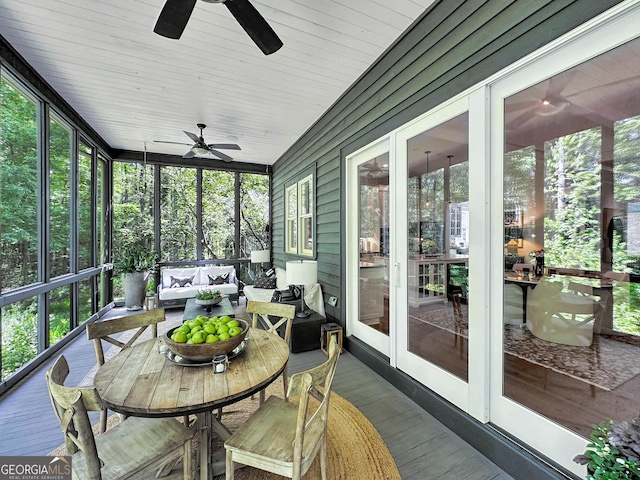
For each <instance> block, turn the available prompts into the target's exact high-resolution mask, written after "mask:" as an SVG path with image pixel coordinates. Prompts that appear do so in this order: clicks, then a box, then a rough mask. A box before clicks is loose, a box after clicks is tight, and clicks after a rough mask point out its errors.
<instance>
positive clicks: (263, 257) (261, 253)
mask: <svg viewBox="0 0 640 480" xmlns="http://www.w3.org/2000/svg"><path fill="white" fill-rule="evenodd" d="M270 261H271V251H270V250H253V251H252V252H251V263H259V264H260V266H261V267H262V270H264V264H265V263H269V262H270ZM256 275H257V272H256Z"/></svg>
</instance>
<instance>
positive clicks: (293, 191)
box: [285, 174, 315, 257]
mask: <svg viewBox="0 0 640 480" xmlns="http://www.w3.org/2000/svg"><path fill="white" fill-rule="evenodd" d="M285 199H286V203H285V207H286V212H285V217H286V226H285V228H286V231H285V237H286V240H285V242H286V249H287V252H288V253H295V254H297V255H303V256H306V257H312V256H313V255H314V243H315V241H314V223H315V219H314V217H315V205H314V203H315V190H314V181H313V175H312V174H311V175H307V176H305V177H304V178H303V179H302V180H300V181H298V182H296V183H294V184H292V185H290V186H288V187H287V188H286V189H285Z"/></svg>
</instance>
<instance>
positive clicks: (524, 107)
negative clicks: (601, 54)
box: [506, 69, 576, 130]
mask: <svg viewBox="0 0 640 480" xmlns="http://www.w3.org/2000/svg"><path fill="white" fill-rule="evenodd" d="M575 74H576V70H575V69H571V70H568V71H566V72H563V73H562V74H560V75H556V76H555V77H552V78H551V79H550V80H549V82H548V84H547V85H546V88H545V89H544V91H536V92H535V93H533V92H532V93H533V96H530V97H529V98H527V99H523V100H521V101H516V102H511V103H509V104H508V110H507V112H506V113H507V114H508V115H509V114H511V115H510V116H511V118H509V120H508V121H507V130H516V129H518V128H521V127H524V126H525V125H526V124H527V123H529V122H530V121H532V120H534V119H535V118H536V116H541V117H549V116H552V115H556V114H558V113H560V112H561V111H563V110H564V109H565V108H567V107H568V106H570V105H571V102H570V101H569V100H568V97H566V96H565V95H564V94H563V92H564V89H565V88H566V87H567V85H568V84H569V83H570V82H571V80H572V79H573V77H574V75H575ZM518 112H522V113H518ZM516 113H517V115H515V116H514V114H516Z"/></svg>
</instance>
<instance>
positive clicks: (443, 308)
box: [407, 113, 469, 381]
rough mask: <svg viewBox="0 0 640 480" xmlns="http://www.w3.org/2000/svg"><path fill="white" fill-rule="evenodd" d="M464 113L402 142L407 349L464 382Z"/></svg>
mask: <svg viewBox="0 0 640 480" xmlns="http://www.w3.org/2000/svg"><path fill="white" fill-rule="evenodd" d="M468 123H469V122H468V114H467V113H464V114H462V115H458V116H456V117H454V118H452V119H450V120H448V121H446V122H444V123H441V124H439V125H437V126H435V127H433V128H431V129H429V130H427V131H425V132H422V133H420V134H418V135H415V136H413V137H411V138H409V139H408V140H407V163H408V177H407V205H408V208H407V215H408V218H407V220H408V223H407V235H408V252H407V266H408V272H407V284H408V292H407V295H408V314H409V315H408V329H407V336H408V339H407V345H408V351H409V352H411V353H413V354H415V355H417V356H418V357H419V358H421V359H423V360H426V361H428V362H430V363H432V364H434V365H437V366H439V367H440V368H442V369H444V370H446V371H448V372H449V373H451V374H453V375H455V376H456V377H458V378H460V379H462V380H464V381H468V376H469V372H468V366H467V363H468V362H467V358H468V351H469V349H468V344H469V340H468V338H469V335H468V330H469V329H468V326H469V315H468V295H467V293H468V291H467V290H468V289H467V285H468V267H467V265H468V264H467V260H468V251H469V250H468V249H469V160H468V143H469V141H468V130H469V128H468Z"/></svg>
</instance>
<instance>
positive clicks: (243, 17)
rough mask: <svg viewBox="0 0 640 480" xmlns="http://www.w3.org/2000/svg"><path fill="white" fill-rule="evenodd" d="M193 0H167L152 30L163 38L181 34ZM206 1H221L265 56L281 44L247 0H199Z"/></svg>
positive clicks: (194, 0) (192, 5)
mask: <svg viewBox="0 0 640 480" xmlns="http://www.w3.org/2000/svg"><path fill="white" fill-rule="evenodd" d="M196 1H197V0H167V1H166V3H165V4H164V7H163V8H162V11H161V12H160V16H159V17H158V21H157V22H156V26H155V28H154V29H153V31H154V32H155V33H157V34H158V35H162V36H163V37H167V38H173V39H178V38H180V36H181V35H182V32H183V31H184V29H185V27H186V26H187V22H188V21H189V18H190V17H191V13H192V12H193V9H194V7H195V5H196ZM203 1H204V2H207V3H224V5H225V6H226V7H227V8H228V9H229V12H231V15H233V16H234V17H235V19H236V20H237V21H238V23H239V24H240V26H241V27H242V28H243V29H244V31H245V32H247V33H248V34H249V37H251V40H253V41H254V42H255V44H256V45H257V46H258V47H259V48H260V50H262V53H264V54H265V55H269V54H271V53H274V52H276V51H278V50H279V49H280V47H282V41H281V40H280V39H279V38H278V35H276V32H274V31H273V29H272V28H271V27H270V26H269V24H268V23H267V21H266V20H265V19H264V17H263V16H262V15H260V13H259V12H258V10H256V8H255V7H254V6H253V5H251V3H250V2H249V0H203Z"/></svg>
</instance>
